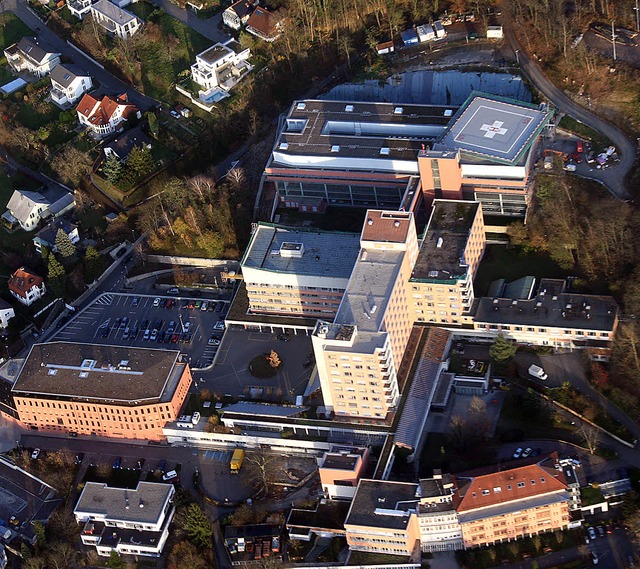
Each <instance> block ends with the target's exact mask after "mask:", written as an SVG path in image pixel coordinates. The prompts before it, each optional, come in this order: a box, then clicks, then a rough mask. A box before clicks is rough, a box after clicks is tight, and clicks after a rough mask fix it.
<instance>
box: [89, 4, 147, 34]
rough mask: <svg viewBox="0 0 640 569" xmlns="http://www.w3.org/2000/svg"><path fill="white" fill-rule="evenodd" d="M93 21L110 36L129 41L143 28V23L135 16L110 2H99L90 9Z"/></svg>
mask: <svg viewBox="0 0 640 569" xmlns="http://www.w3.org/2000/svg"><path fill="white" fill-rule="evenodd" d="M90 11H91V15H92V16H93V19H94V20H95V21H96V22H97V23H98V24H100V25H101V26H102V27H103V28H104V29H105V30H107V31H108V32H109V33H110V34H113V35H116V36H118V37H119V38H122V39H125V40H126V39H128V38H130V37H131V36H133V34H135V33H136V32H137V31H138V30H139V29H140V27H141V26H142V21H141V20H139V19H138V18H137V17H136V16H135V15H134V14H132V13H131V12H129V11H127V10H123V9H122V8H120V7H119V6H117V5H116V4H114V3H113V2H110V1H109V0H98V1H97V2H96V3H95V4H92V5H91V7H90Z"/></svg>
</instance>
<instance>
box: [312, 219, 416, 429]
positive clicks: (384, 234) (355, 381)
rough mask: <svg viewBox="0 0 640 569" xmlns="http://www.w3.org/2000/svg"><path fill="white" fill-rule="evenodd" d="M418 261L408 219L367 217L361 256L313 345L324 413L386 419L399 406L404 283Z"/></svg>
mask: <svg viewBox="0 0 640 569" xmlns="http://www.w3.org/2000/svg"><path fill="white" fill-rule="evenodd" d="M417 256H418V240H417V236H416V227H415V222H414V218H413V214H412V213H411V212H393V211H382V210H369V211H368V212H367V215H366V221H365V223H364V227H363V229H362V234H361V236H360V253H359V255H358V259H357V261H356V263H355V266H354V268H353V272H352V273H351V277H350V278H349V283H348V285H347V289H346V291H345V293H344V296H343V298H342V303H341V304H340V308H339V309H338V312H337V314H336V316H335V318H334V319H333V322H330V321H325V320H319V321H318V323H317V325H316V327H315V329H314V332H313V333H312V336H311V338H312V344H313V348H314V352H315V357H316V365H317V370H318V374H319V378H320V384H321V387H322V395H323V398H324V404H325V407H326V408H327V410H328V411H334V412H335V413H336V414H337V415H345V416H350V417H363V418H364V417H371V418H374V419H384V418H386V416H387V414H388V413H389V412H392V411H393V410H394V409H395V406H396V404H397V401H398V397H399V393H398V381H397V368H398V366H399V365H400V362H401V361H402V357H403V355H404V350H405V348H406V345H407V341H408V339H409V334H410V333H411V328H412V326H413V319H412V316H411V314H410V313H409V311H408V310H407V307H408V306H409V298H408V290H407V289H408V282H409V277H410V275H411V269H412V267H413V265H414V263H415V260H416V258H417Z"/></svg>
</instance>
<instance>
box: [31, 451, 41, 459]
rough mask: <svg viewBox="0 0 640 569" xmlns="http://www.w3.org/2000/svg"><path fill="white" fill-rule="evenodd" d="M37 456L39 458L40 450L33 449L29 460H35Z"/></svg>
mask: <svg viewBox="0 0 640 569" xmlns="http://www.w3.org/2000/svg"><path fill="white" fill-rule="evenodd" d="M39 456H40V449H39V448H34V449H33V452H32V453H31V459H32V460H36V459H37V458H38V457H39Z"/></svg>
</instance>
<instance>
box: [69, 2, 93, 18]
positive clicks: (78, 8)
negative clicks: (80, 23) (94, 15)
mask: <svg viewBox="0 0 640 569" xmlns="http://www.w3.org/2000/svg"><path fill="white" fill-rule="evenodd" d="M91 4H93V1H92V0H67V8H69V12H71V14H72V15H74V16H75V17H76V18H78V19H79V20H82V18H84V17H85V16H86V15H87V14H88V13H89V12H91Z"/></svg>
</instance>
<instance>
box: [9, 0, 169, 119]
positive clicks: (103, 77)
mask: <svg viewBox="0 0 640 569" xmlns="http://www.w3.org/2000/svg"><path fill="white" fill-rule="evenodd" d="M3 9H4V11H5V12H11V13H13V14H15V15H16V16H17V17H18V18H20V19H21V20H22V21H23V22H24V23H25V24H26V25H27V26H28V27H29V28H31V29H32V30H33V31H34V34H35V35H37V36H38V38H39V39H40V40H41V41H42V42H43V43H45V44H47V45H49V46H50V47H52V48H53V49H55V50H56V51H58V52H60V53H61V54H62V55H63V57H66V58H69V59H70V60H71V61H73V62H74V64H75V65H76V66H78V67H80V68H81V69H84V70H86V71H87V73H88V74H89V75H91V76H92V77H93V78H94V79H97V80H98V81H99V82H100V84H101V85H103V86H104V87H106V90H108V91H111V92H112V93H114V94H120V93H127V95H128V97H129V100H130V101H131V102H132V103H134V104H135V105H136V106H137V107H138V108H139V109H140V110H142V111H146V110H148V109H149V108H151V107H154V106H156V105H157V104H158V103H157V101H155V100H154V99H152V98H151V97H147V96H146V95H143V94H142V93H140V92H139V91H136V90H135V88H134V87H133V86H131V85H129V84H127V83H124V82H123V81H120V79H118V78H116V77H115V76H114V75H112V74H111V73H110V72H109V71H107V70H106V69H103V68H102V67H100V65H98V64H97V63H95V62H94V61H93V60H92V59H90V58H89V57H87V56H86V55H84V54H83V53H82V52H80V51H78V50H76V49H74V48H73V47H71V46H70V45H69V44H68V43H67V42H66V41H64V40H63V39H62V38H61V37H59V36H58V35H56V34H55V33H54V32H52V31H51V30H50V29H49V28H47V27H46V26H45V24H44V23H43V22H42V20H41V19H40V18H39V17H38V16H36V14H35V13H34V12H32V11H31V9H30V8H29V7H28V6H27V3H26V1H25V0H3Z"/></svg>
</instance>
